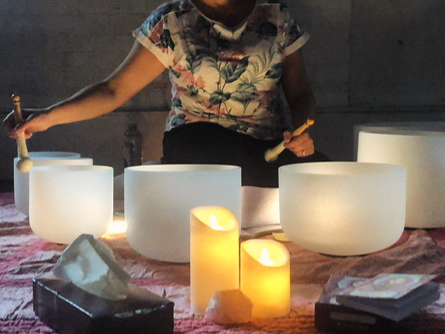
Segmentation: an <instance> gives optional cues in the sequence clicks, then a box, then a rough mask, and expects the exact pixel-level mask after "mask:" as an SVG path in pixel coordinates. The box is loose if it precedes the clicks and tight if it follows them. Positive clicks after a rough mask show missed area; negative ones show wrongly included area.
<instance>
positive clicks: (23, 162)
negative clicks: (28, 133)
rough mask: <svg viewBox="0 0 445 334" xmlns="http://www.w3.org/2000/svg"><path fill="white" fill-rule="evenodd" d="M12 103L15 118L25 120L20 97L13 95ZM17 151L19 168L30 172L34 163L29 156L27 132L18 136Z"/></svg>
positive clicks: (16, 120)
mask: <svg viewBox="0 0 445 334" xmlns="http://www.w3.org/2000/svg"><path fill="white" fill-rule="evenodd" d="M12 103H13V105H14V118H15V122H16V123H17V124H20V123H22V122H23V117H22V108H21V106H20V97H19V96H16V95H13V96H12ZM17 151H18V156H19V161H18V162H17V168H18V169H19V170H20V171H22V172H29V170H30V169H31V167H32V165H33V163H32V160H31V159H30V158H29V153H28V147H27V146H26V139H25V134H24V133H20V134H19V135H18V137H17Z"/></svg>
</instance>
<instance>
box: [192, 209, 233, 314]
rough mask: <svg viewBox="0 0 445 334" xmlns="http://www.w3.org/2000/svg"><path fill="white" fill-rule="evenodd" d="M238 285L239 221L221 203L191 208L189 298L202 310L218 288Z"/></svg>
mask: <svg viewBox="0 0 445 334" xmlns="http://www.w3.org/2000/svg"><path fill="white" fill-rule="evenodd" d="M238 288H239V224H238V220H237V218H236V216H235V215H234V214H233V213H232V212H231V211H230V210H228V209H226V208H222V207H214V206H207V207H198V208H194V209H192V210H191V211H190V302H191V307H192V310H193V312H195V313H199V314H203V313H204V312H205V309H206V308H207V306H208V304H209V301H210V299H211V298H212V297H213V295H214V294H215V292H217V291H223V290H232V289H238Z"/></svg>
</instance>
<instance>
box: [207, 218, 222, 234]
mask: <svg viewBox="0 0 445 334" xmlns="http://www.w3.org/2000/svg"><path fill="white" fill-rule="evenodd" d="M210 227H211V228H212V229H214V230H217V231H223V230H224V226H222V225H219V223H218V219H216V217H215V215H210Z"/></svg>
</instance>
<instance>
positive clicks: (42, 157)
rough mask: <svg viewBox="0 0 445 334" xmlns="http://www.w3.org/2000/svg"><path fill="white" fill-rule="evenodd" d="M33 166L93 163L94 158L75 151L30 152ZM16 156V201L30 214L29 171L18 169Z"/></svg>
mask: <svg viewBox="0 0 445 334" xmlns="http://www.w3.org/2000/svg"><path fill="white" fill-rule="evenodd" d="M29 157H30V158H31V159H32V161H33V166H35V167H37V166H47V165H92V164H93V159H91V158H81V157H80V154H79V153H74V152H29ZM18 159H19V158H14V167H13V168H14V201H15V206H16V207H17V210H19V211H20V212H22V213H23V214H25V215H27V216H29V173H24V172H21V171H19V170H18V169H17V161H18Z"/></svg>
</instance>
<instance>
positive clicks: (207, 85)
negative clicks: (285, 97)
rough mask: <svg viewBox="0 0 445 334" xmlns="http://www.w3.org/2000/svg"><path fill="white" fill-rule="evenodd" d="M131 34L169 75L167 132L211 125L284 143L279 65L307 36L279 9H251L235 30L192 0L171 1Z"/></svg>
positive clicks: (276, 4)
mask: <svg viewBox="0 0 445 334" xmlns="http://www.w3.org/2000/svg"><path fill="white" fill-rule="evenodd" d="M133 34H134V36H135V38H137V40H138V41H139V42H140V43H141V44H142V45H143V46H145V47H146V48H148V49H149V50H150V51H151V52H152V53H153V54H154V55H155V56H156V57H157V58H158V59H159V61H161V62H162V63H163V64H164V66H165V67H166V68H168V69H169V76H170V81H171V84H172V107H171V111H170V113H169V115H168V117H167V124H166V131H169V130H171V129H172V128H175V127H177V126H181V125H183V124H187V123H192V122H216V123H218V124H220V125H222V126H224V127H226V128H228V129H231V130H234V131H237V132H240V133H244V134H248V135H251V136H253V137H254V138H258V139H264V140H266V139H276V138H281V137H282V133H283V131H284V130H285V129H286V128H287V123H286V120H287V116H286V115H285V114H284V109H283V105H282V101H281V98H280V89H279V88H280V87H279V80H280V77H281V73H282V63H283V60H284V57H285V56H286V55H289V54H291V53H293V52H295V51H296V50H298V49H299V48H300V47H301V46H302V45H303V44H304V43H305V42H306V41H307V40H308V38H309V36H308V34H307V33H303V32H302V31H301V30H300V28H299V26H298V25H297V24H296V23H295V22H294V21H293V19H292V18H291V17H290V15H289V12H288V11H287V8H286V6H285V5H283V4H282V3H279V2H277V1H270V2H268V3H261V4H259V3H257V4H256V5H255V7H254V9H253V10H252V12H251V13H250V15H249V16H248V17H247V18H246V19H245V20H244V21H243V22H241V23H240V24H239V25H238V26H236V27H226V26H224V25H223V24H221V23H219V22H216V21H213V20H211V19H209V18H207V17H206V16H205V15H204V14H202V13H201V12H200V11H199V10H198V9H197V8H196V7H195V5H194V4H193V2H192V1H191V0H177V1H172V2H168V3H165V4H163V5H161V6H159V7H158V8H157V9H155V10H154V11H153V12H152V13H151V15H150V16H149V17H148V18H147V19H146V20H145V22H144V23H143V24H142V26H141V27H140V28H139V29H137V30H135V31H134V33H133Z"/></svg>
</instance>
